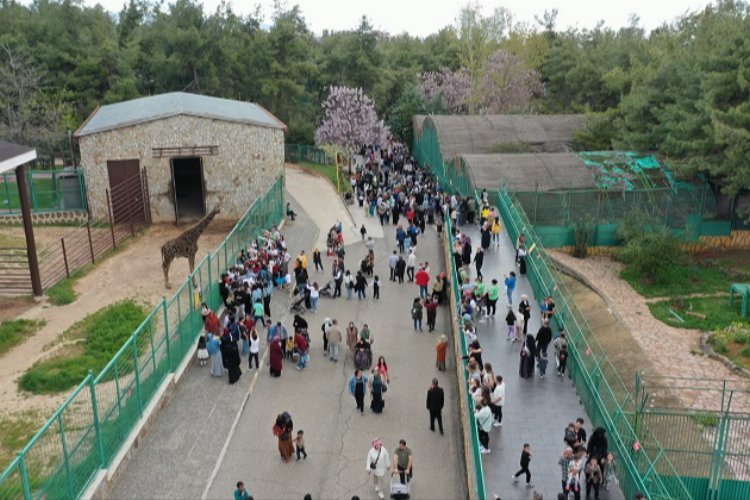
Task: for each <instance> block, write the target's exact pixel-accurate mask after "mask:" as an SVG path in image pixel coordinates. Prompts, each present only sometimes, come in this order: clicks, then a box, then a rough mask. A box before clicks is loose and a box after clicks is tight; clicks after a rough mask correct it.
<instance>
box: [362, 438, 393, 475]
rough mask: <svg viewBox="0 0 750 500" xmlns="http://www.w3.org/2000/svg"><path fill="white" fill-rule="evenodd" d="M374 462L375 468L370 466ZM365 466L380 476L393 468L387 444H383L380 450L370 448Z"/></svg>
mask: <svg viewBox="0 0 750 500" xmlns="http://www.w3.org/2000/svg"><path fill="white" fill-rule="evenodd" d="M378 453H380V456H378ZM373 462H374V463H375V469H371V468H370V464H371V463H373ZM365 467H366V468H367V471H368V472H373V473H374V474H375V475H376V476H378V477H382V476H385V473H386V472H387V471H388V470H390V468H391V456H390V455H389V454H388V450H386V449H385V446H381V447H380V449H379V450H376V449H375V448H370V452H369V453H368V454H367V463H366V464H365Z"/></svg>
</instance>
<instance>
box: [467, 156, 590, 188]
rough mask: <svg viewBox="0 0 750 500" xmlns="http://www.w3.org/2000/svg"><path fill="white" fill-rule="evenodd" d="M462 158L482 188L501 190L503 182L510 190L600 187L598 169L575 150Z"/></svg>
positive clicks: (476, 183) (478, 186)
mask: <svg viewBox="0 0 750 500" xmlns="http://www.w3.org/2000/svg"><path fill="white" fill-rule="evenodd" d="M461 159H462V160H463V162H464V165H465V166H466V168H467V169H468V172H467V175H469V176H471V180H472V183H473V185H474V187H475V188H478V189H497V188H498V187H499V186H500V184H501V183H505V185H506V186H507V188H508V191H510V192H518V191H536V190H539V191H562V190H565V189H586V188H595V187H596V178H595V176H594V170H593V169H591V168H589V167H588V166H586V164H585V163H584V161H583V160H582V159H581V158H580V157H579V156H578V155H577V154H575V153H508V154H488V155H471V154H469V155H462V156H461Z"/></svg>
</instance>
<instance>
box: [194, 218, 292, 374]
mask: <svg viewBox="0 0 750 500" xmlns="http://www.w3.org/2000/svg"><path fill="white" fill-rule="evenodd" d="M290 260H291V256H290V255H289V252H288V249H287V245H286V241H285V240H284V236H283V235H282V234H281V232H280V231H279V230H278V228H276V227H274V228H273V229H272V230H270V231H266V232H264V234H263V235H262V236H260V237H258V238H257V239H256V240H254V241H253V242H252V243H251V244H250V246H249V247H248V248H247V249H242V250H241V251H240V252H239V254H238V255H237V257H236V259H235V261H234V262H233V263H232V265H231V266H230V267H229V269H228V270H227V271H226V272H224V273H222V275H221V278H220V280H219V294H220V296H221V300H222V303H223V305H224V314H223V316H222V318H219V316H218V315H217V314H216V312H214V311H213V310H212V309H211V308H210V307H209V306H208V304H207V303H206V302H204V303H202V304H201V317H202V318H203V324H204V333H203V334H202V335H201V336H200V337H199V339H198V351H197V357H198V359H199V360H200V361H201V364H203V363H205V362H206V361H207V360H209V359H210V372H211V375H212V376H214V377H222V376H223V375H224V373H227V374H228V378H229V383H230V384H234V383H236V382H237V381H238V380H239V378H240V376H241V375H242V369H241V367H240V366H241V356H245V355H247V356H248V360H249V361H248V363H249V368H250V369H252V368H253V362H254V364H255V368H256V369H258V368H259V361H260V360H259V352H260V336H259V333H258V329H259V328H261V327H264V326H265V327H268V328H269V330H270V326H271V325H270V321H271V296H272V295H273V293H274V290H275V289H276V288H279V287H285V286H286V284H287V278H286V276H287V274H288V265H289V261H290ZM277 340H278V341H279V342H280V341H281V340H282V339H281V338H279V339H277ZM283 340H286V338H284V339H283ZM271 347H272V348H273V344H272V345H271ZM272 352H273V350H272Z"/></svg>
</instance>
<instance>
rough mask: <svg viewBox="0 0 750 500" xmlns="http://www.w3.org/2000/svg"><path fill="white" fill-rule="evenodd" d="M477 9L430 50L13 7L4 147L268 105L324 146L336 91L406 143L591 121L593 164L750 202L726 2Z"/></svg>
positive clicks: (49, 3) (742, 21) (3, 53)
mask: <svg viewBox="0 0 750 500" xmlns="http://www.w3.org/2000/svg"><path fill="white" fill-rule="evenodd" d="M478 12H479V9H478V7H477V6H476V5H473V6H472V5H468V6H466V7H464V8H463V9H461V10H460V12H457V21H456V24H455V25H454V26H446V27H445V28H443V29H441V30H440V31H439V32H437V33H435V34H433V35H430V36H428V37H426V38H416V37H412V36H409V35H406V34H400V35H394V34H388V33H381V32H378V31H375V30H374V29H373V27H372V26H371V24H370V23H369V22H368V20H367V19H366V18H364V17H363V18H362V20H361V22H360V24H359V25H358V26H353V27H352V29H351V31H344V32H324V33H323V34H322V35H321V36H317V35H315V34H313V33H312V32H311V31H310V29H309V27H308V26H307V25H306V23H305V20H304V17H303V16H302V14H301V12H300V10H299V9H298V8H297V7H295V6H291V7H290V6H287V5H286V4H284V3H277V5H276V8H275V11H274V12H273V13H272V14H271V15H270V18H263V17H262V16H261V14H260V13H259V12H256V14H254V15H249V16H240V15H237V14H236V13H234V12H233V11H232V10H231V8H230V7H229V6H227V5H226V4H223V5H222V6H221V7H219V8H218V9H217V10H216V11H215V12H206V11H205V10H204V8H203V7H202V6H201V4H200V3H198V2H197V1H195V0H176V1H175V2H174V3H171V4H169V5H168V6H167V5H164V4H162V3H157V2H152V1H149V0H128V2H127V3H126V4H125V5H124V6H123V9H122V10H121V12H119V13H116V14H111V13H108V12H106V11H104V10H103V9H102V8H101V7H86V6H84V5H83V3H82V2H81V1H80V0H35V1H33V2H32V3H31V4H30V5H28V6H26V5H23V4H21V3H19V2H16V1H14V0H0V136H1V137H4V138H6V139H11V140H17V141H21V142H25V143H30V144H33V145H35V146H37V148H39V149H40V152H42V153H43V154H45V153H46V154H48V155H49V154H53V153H57V154H64V153H65V152H66V151H67V149H68V148H67V144H68V143H67V141H68V130H75V129H76V128H77V126H78V125H80V123H81V122H82V121H83V120H84V119H85V118H86V117H87V116H88V114H89V113H90V112H91V111H92V110H93V109H94V108H95V107H96V106H97V105H100V104H106V103H111V102H117V101H121V100H124V99H130V98H134V97H138V96H142V95H149V94H158V93H162V92H170V91H189V92H197V93H204V94H208V95H214V96H219V97H227V98H233V99H242V100H250V101H254V102H258V103H260V104H262V105H263V106H265V107H266V108H268V109H269V110H270V111H271V112H273V113H274V114H275V115H276V116H278V117H279V118H280V119H281V120H283V121H284V122H285V123H287V125H288V126H289V133H288V135H287V141H288V142H291V143H303V144H312V143H313V134H314V132H315V129H316V127H317V125H318V124H319V123H320V120H321V116H322V108H321V103H322V102H323V100H324V99H325V98H326V94H327V89H328V88H329V87H330V86H331V85H341V86H348V87H360V88H362V89H363V91H364V93H365V94H366V95H367V96H368V97H369V98H371V99H372V100H373V101H374V103H375V106H376V109H377V111H378V112H379V114H380V116H381V117H383V118H384V119H385V121H386V122H387V123H388V125H389V126H390V129H391V131H392V132H393V133H395V134H397V135H399V136H401V137H402V138H404V139H405V140H410V138H411V116H412V115H413V114H415V113H424V112H432V113H447V112H461V113H464V112H465V113H476V112H479V113H482V112H487V113H490V112H534V113H569V112H576V113H577V112H584V113H588V114H590V120H589V126H588V129H587V130H586V131H585V132H584V133H582V134H581V135H580V137H579V147H581V148H584V149H609V148H624V149H633V150H638V151H656V152H658V153H660V154H662V155H663V156H664V157H665V158H667V159H668V160H669V161H670V164H672V165H673V166H675V167H676V168H677V169H678V170H681V171H683V172H696V171H707V172H709V173H710V174H711V175H712V176H713V177H714V178H715V179H720V180H721V181H722V184H723V185H724V188H725V190H726V191H727V192H729V193H732V194H734V193H737V192H738V191H740V190H742V189H747V188H749V187H750V16H749V9H748V4H747V3H745V2H740V1H735V0H723V1H719V2H718V3H716V4H714V5H712V6H709V7H707V8H706V9H704V10H703V11H700V12H697V13H693V14H690V15H686V16H684V17H682V18H680V19H678V20H677V21H675V22H673V23H671V24H668V25H666V24H665V25H663V26H662V27H660V28H658V29H655V30H653V31H651V32H650V33H646V32H645V31H644V30H643V29H642V28H641V27H639V23H638V19H637V18H633V19H632V21H631V23H630V26H628V27H625V28H622V29H618V30H613V29H610V28H608V27H606V26H603V25H599V26H596V27H594V28H592V29H569V30H561V29H559V28H558V27H557V26H556V12H554V11H553V12H544V13H540V15H539V17H538V18H537V22H536V23H535V24H533V25H528V24H523V23H517V22H515V20H514V19H513V16H512V13H511V12H508V11H507V10H504V9H497V10H496V11H495V12H494V13H493V15H491V16H487V17H482V16H481V15H479V13H478Z"/></svg>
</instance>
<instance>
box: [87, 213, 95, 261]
mask: <svg viewBox="0 0 750 500" xmlns="http://www.w3.org/2000/svg"><path fill="white" fill-rule="evenodd" d="M86 232H87V233H88V235H89V250H91V263H92V264H93V263H94V243H93V242H92V241H91V221H90V220H89V221H86Z"/></svg>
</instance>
